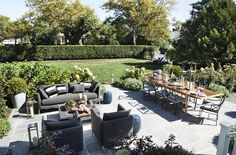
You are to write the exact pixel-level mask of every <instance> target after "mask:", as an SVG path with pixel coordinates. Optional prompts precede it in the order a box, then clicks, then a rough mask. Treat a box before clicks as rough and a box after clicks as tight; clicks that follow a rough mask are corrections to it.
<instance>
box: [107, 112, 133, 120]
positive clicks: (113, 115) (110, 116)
mask: <svg viewBox="0 0 236 155" xmlns="http://www.w3.org/2000/svg"><path fill="white" fill-rule="evenodd" d="M130 111H131V110H122V111H118V112H111V113H104V114H103V121H108V120H113V119H118V118H123V117H128V115H129V113H130Z"/></svg>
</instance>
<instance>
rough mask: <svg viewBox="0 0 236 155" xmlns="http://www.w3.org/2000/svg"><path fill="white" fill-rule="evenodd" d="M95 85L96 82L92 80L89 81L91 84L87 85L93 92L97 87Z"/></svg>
mask: <svg viewBox="0 0 236 155" xmlns="http://www.w3.org/2000/svg"><path fill="white" fill-rule="evenodd" d="M97 86H98V82H97V81H95V80H93V81H91V86H90V87H89V91H90V92H92V93H94V92H95V90H96V89H97Z"/></svg>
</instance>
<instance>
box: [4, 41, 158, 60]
mask: <svg viewBox="0 0 236 155" xmlns="http://www.w3.org/2000/svg"><path fill="white" fill-rule="evenodd" d="M157 50H158V48H157V47H155V46H144V45H136V46H134V45H88V46H81V45H37V46H32V45H5V46H0V61H2V62H6V61H22V60H63V59H65V60H70V59H99V58H147V57H153V55H154V53H155V52H156V51H157Z"/></svg>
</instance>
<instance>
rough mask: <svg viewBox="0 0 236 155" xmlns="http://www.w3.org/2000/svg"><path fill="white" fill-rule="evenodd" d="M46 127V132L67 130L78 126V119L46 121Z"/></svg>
mask: <svg viewBox="0 0 236 155" xmlns="http://www.w3.org/2000/svg"><path fill="white" fill-rule="evenodd" d="M44 123H45V127H46V130H48V131H52V130H60V129H65V128H70V127H74V126H76V125H78V120H77V119H67V120H63V121H52V120H45V121H44Z"/></svg>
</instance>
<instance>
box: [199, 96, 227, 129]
mask: <svg viewBox="0 0 236 155" xmlns="http://www.w3.org/2000/svg"><path fill="white" fill-rule="evenodd" d="M225 98H226V94H225V95H223V97H221V98H210V99H208V100H204V101H203V103H202V104H203V105H202V106H200V111H199V117H200V116H201V115H202V112H203V111H204V112H207V113H208V119H209V116H210V114H214V115H216V125H217V121H218V115H219V111H220V108H221V106H222V104H223V103H224V102H225Z"/></svg>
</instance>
